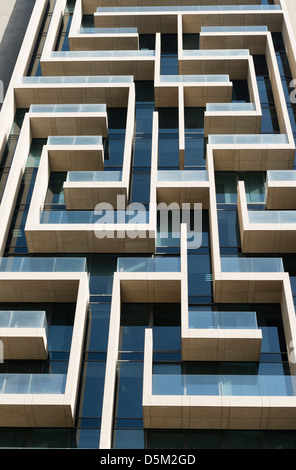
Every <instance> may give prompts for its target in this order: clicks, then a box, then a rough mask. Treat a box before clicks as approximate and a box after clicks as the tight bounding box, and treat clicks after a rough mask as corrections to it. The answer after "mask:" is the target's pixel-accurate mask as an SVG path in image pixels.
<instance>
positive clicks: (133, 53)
mask: <svg viewBox="0 0 296 470" xmlns="http://www.w3.org/2000/svg"><path fill="white" fill-rule="evenodd" d="M154 56H155V51H153V50H146V49H145V50H127V51H119V50H114V51H113V50H112V51H53V52H51V57H53V58H54V57H57V58H61V57H65V58H68V59H70V58H72V57H83V58H87V57H89V58H92V57H107V58H110V57H116V58H120V57H154Z"/></svg>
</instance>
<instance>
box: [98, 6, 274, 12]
mask: <svg viewBox="0 0 296 470" xmlns="http://www.w3.org/2000/svg"><path fill="white" fill-rule="evenodd" d="M237 10H241V11H244V10H254V11H256V10H281V6H280V5H209V6H208V5H201V6H196V5H194V6H185V5H184V6H159V7H158V6H151V7H98V8H97V12H98V13H109V12H110V13H111V12H118V13H121V12H122V13H123V12H131V13H132V12H139V13H142V12H143V13H144V12H153V11H159V12H165V11H192V12H194V11H237Z"/></svg>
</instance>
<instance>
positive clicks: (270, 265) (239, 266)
mask: <svg viewBox="0 0 296 470" xmlns="http://www.w3.org/2000/svg"><path fill="white" fill-rule="evenodd" d="M221 271H222V272H224V273H225V272H229V273H239V272H244V273H248V272H250V273H270V272H271V273H273V272H276V273H280V272H284V266H283V260H282V258H238V257H237V258H234V257H233V258H221Z"/></svg>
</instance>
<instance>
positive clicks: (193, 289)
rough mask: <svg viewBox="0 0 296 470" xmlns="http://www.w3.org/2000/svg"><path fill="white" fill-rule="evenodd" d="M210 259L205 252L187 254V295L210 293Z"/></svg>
mask: <svg viewBox="0 0 296 470" xmlns="http://www.w3.org/2000/svg"><path fill="white" fill-rule="evenodd" d="M210 274H211V261H210V256H209V255H206V254H188V295H189V296H196V295H211V292H212V283H211V278H210V276H209V275H210Z"/></svg>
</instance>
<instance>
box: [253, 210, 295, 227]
mask: <svg viewBox="0 0 296 470" xmlns="http://www.w3.org/2000/svg"><path fill="white" fill-rule="evenodd" d="M248 215H249V222H250V223H251V224H296V211H293V210H291V211H285V210H284V211H281V210H280V211H249V212H248Z"/></svg>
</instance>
